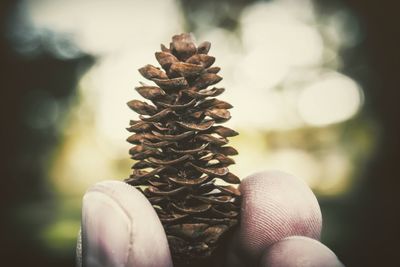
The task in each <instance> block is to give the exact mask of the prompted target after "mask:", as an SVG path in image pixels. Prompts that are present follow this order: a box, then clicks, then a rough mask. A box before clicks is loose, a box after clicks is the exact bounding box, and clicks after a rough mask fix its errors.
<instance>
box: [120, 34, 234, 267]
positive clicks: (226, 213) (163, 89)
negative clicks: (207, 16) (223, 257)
mask: <svg viewBox="0 0 400 267" xmlns="http://www.w3.org/2000/svg"><path fill="white" fill-rule="evenodd" d="M209 49H210V43H209V42H203V43H202V44H200V45H199V46H197V47H196V45H195V43H194V41H193V38H192V36H191V35H190V34H186V33H184V34H180V35H175V36H173V38H172V42H171V43H170V47H169V48H167V47H165V46H164V45H161V50H162V51H161V52H156V54H155V55H156V59H157V61H158V62H159V63H160V65H161V67H162V69H163V70H161V69H160V68H157V67H155V66H152V65H146V66H144V67H143V68H141V69H139V72H140V73H141V74H142V75H143V77H145V78H146V79H149V80H151V81H153V82H154V83H155V84H156V85H157V86H154V85H146V84H142V86H140V87H137V88H136V90H137V92H138V93H139V94H140V95H141V96H143V97H144V98H145V99H148V100H150V101H151V103H152V104H149V103H146V102H143V101H140V100H132V101H130V102H128V106H129V107H130V108H131V109H132V110H134V111H135V112H137V113H138V114H140V115H139V120H133V121H131V122H130V127H129V128H128V130H129V131H130V132H133V134H132V135H131V136H130V137H129V138H128V142H130V143H132V144H134V146H133V147H132V148H131V149H130V151H129V152H130V154H131V157H132V159H134V160H137V162H136V163H135V164H134V165H133V167H132V168H133V174H132V175H131V176H130V177H129V178H128V179H126V180H125V181H126V182H127V183H129V184H131V185H133V186H135V187H136V188H137V189H139V190H140V191H141V192H143V194H144V195H145V196H146V197H147V199H148V200H149V201H150V203H151V204H152V205H153V207H154V209H155V210H156V212H157V214H158V216H159V218H160V220H161V222H162V224H163V226H164V229H165V232H166V234H167V238H168V242H169V246H170V249H171V253H172V257H173V260H174V263H175V266H179V265H183V266H186V265H192V264H196V263H197V264H199V263H202V264H204V263H205V262H207V260H209V259H210V257H211V256H212V255H213V254H214V253H213V252H214V251H215V250H216V249H217V248H218V246H219V245H220V244H221V242H222V240H223V237H224V236H226V234H227V233H228V232H229V230H231V229H232V228H233V227H234V226H235V225H236V224H237V223H238V218H239V217H238V215H239V210H240V201H239V196H240V193H239V191H238V190H237V188H236V187H233V186H231V185H218V184H216V183H215V181H216V180H217V179H221V180H223V181H225V182H226V183H228V184H239V183H240V180H239V178H238V177H237V176H235V175H234V174H232V173H231V172H229V169H228V166H229V165H231V164H234V160H233V159H232V158H230V157H229V156H232V155H236V154H237V151H236V150H235V149H234V148H233V147H231V146H227V143H228V139H227V137H232V136H235V135H237V134H238V133H237V132H236V131H234V130H232V129H230V128H227V127H224V126H221V125H218V124H220V123H223V122H225V121H227V120H229V119H230V117H231V116H230V113H229V111H228V109H230V108H232V106H231V105H230V104H229V103H227V102H225V101H221V100H218V99H217V98H215V97H216V96H218V95H220V94H221V93H223V92H224V89H223V88H216V87H213V88H211V89H209V88H208V87H209V86H212V85H214V84H216V83H218V82H219V81H220V80H221V79H222V78H221V77H220V76H219V75H217V73H218V72H219V70H220V68H219V67H211V66H212V64H213V63H214V61H215V58H214V57H212V56H209V55H208V51H209Z"/></svg>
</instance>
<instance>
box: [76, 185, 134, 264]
mask: <svg viewBox="0 0 400 267" xmlns="http://www.w3.org/2000/svg"><path fill="white" fill-rule="evenodd" d="M131 228H132V225H131V222H130V219H129V217H128V216H127V214H126V213H125V211H124V210H123V209H122V208H121V206H120V205H118V203H117V202H116V201H115V200H114V199H112V198H111V197H110V196H108V195H106V194H104V193H102V192H96V191H92V192H88V193H86V195H85V197H84V199H83V208H82V246H83V263H84V266H88V267H94V266H104V267H105V266H126V264H127V261H128V256H129V249H130V238H131V233H132V229H131Z"/></svg>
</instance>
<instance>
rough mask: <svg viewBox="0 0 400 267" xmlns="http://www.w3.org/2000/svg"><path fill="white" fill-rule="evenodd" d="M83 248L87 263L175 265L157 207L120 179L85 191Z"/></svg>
mask: <svg viewBox="0 0 400 267" xmlns="http://www.w3.org/2000/svg"><path fill="white" fill-rule="evenodd" d="M155 246H156V249H155ZM82 252H83V259H82V260H83V262H84V263H86V264H84V265H85V266H98V265H99V266H137V267H150V266H152V267H155V266H172V263H171V257H170V252H169V248H168V243H167V239H166V236H165V232H164V229H163V227H162V225H161V222H160V221H159V219H158V216H157V214H156V212H155V211H154V209H153V207H152V206H151V204H150V203H149V202H148V200H147V199H146V198H145V197H144V196H143V194H142V193H140V192H139V191H138V190H137V189H135V188H134V187H132V186H130V185H128V184H126V183H123V182H119V181H103V182H100V183H97V184H95V185H94V186H92V187H91V188H89V189H88V191H87V192H86V194H85V195H84V197H83V207H82ZM160 263H162V264H164V265H160Z"/></svg>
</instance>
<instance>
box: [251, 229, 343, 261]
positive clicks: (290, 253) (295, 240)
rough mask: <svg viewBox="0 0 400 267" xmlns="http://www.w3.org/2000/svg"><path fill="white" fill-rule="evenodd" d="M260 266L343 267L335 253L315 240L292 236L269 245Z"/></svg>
mask: <svg viewBox="0 0 400 267" xmlns="http://www.w3.org/2000/svg"><path fill="white" fill-rule="evenodd" d="M259 266H260V267H267V266H268V267H297V266H299V267H300V266H301V267H321V266H323V267H344V265H343V264H342V263H341V262H340V261H339V259H338V258H337V256H336V255H335V253H333V252H332V251H331V250H330V249H329V248H328V247H327V246H325V245H324V244H322V243H320V242H319V241H317V240H314V239H311V238H307V237H302V236H292V237H288V238H285V239H283V240H281V241H279V242H277V243H275V244H273V245H271V246H270V247H269V248H268V249H267V250H266V251H265V253H264V255H263V256H262V258H261V262H260V265H259Z"/></svg>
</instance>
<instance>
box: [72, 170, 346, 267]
mask: <svg viewBox="0 0 400 267" xmlns="http://www.w3.org/2000/svg"><path fill="white" fill-rule="evenodd" d="M239 189H240V191H241V193H242V207H241V223H240V226H239V228H238V229H237V230H236V232H235V233H234V234H233V237H232V240H231V242H229V244H230V245H229V247H228V248H227V253H226V258H225V263H226V266H229V267H248V266H255V267H256V266H257V267H267V266H270V267H297V266H301V267H336V266H343V265H342V264H341V263H340V261H339V260H338V259H337V257H336V256H335V254H334V253H333V252H332V251H331V250H329V248H327V247H326V246H324V245H323V244H322V243H320V242H319V241H317V240H318V239H319V237H320V232H321V227H322V218H321V212H320V208H319V205H318V202H317V200H316V198H315V196H314V194H313V193H312V192H311V190H310V189H309V188H308V187H307V185H306V184H305V183H304V182H303V181H302V180H300V179H298V178H296V177H294V176H292V175H289V174H286V173H283V172H278V171H269V172H261V173H256V174H253V175H250V176H248V177H247V178H245V179H244V180H243V181H242V184H241V185H240V188H239ZM77 262H78V266H85V267H97V266H99V267H100V266H101V267H116V266H118V267H119V266H121V267H122V266H123V267H172V266H173V265H172V260H171V256H170V251H169V248H168V242H167V238H166V235H165V232H164V230H163V227H162V225H161V222H160V220H159V219H158V216H157V214H156V212H155V211H154V209H153V207H152V206H151V204H150V203H149V202H148V201H147V199H146V198H145V197H144V196H143V195H142V194H141V193H140V192H139V191H138V190H136V189H135V188H134V187H132V186H130V185H128V184H126V183H123V182H119V181H105V182H100V183H98V184H96V185H94V186H93V187H92V188H90V189H89V190H88V191H87V192H86V194H85V196H84V198H83V207H82V235H81V234H80V235H79V238H78V245H77Z"/></svg>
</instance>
